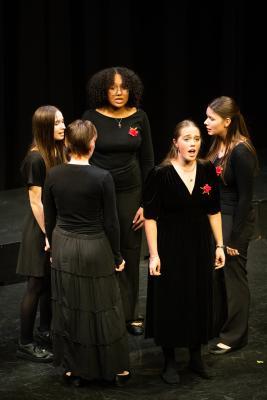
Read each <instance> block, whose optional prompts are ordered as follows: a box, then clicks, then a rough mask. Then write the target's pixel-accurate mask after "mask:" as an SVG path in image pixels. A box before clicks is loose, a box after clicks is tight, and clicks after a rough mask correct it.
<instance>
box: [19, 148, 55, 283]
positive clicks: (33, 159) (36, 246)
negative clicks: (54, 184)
mask: <svg viewBox="0 0 267 400" xmlns="http://www.w3.org/2000/svg"><path fill="white" fill-rule="evenodd" d="M21 173H22V177H23V180H24V182H25V185H26V186H27V190H28V189H29V187H30V186H39V187H41V188H43V185H44V181H45V174H46V167H45V163H44V160H43V158H42V156H41V155H40V153H39V152H38V151H30V152H29V153H28V154H27V156H26V157H25V159H24V161H23V162H22V166H21ZM27 197H28V198H29V196H27ZM44 248H45V235H44V233H43V232H42V230H41V229H40V227H39V225H38V223H37V221H36V219H35V217H34V215H33V212H32V209H31V206H30V203H29V208H28V212H27V215H26V217H25V222H24V228H23V232H22V240H21V244H20V250H19V256H18V263H17V271H16V272H17V274H20V275H25V276H35V277H44V276H46V275H49V273H50V262H49V254H48V253H47V252H46V251H45V250H44Z"/></svg>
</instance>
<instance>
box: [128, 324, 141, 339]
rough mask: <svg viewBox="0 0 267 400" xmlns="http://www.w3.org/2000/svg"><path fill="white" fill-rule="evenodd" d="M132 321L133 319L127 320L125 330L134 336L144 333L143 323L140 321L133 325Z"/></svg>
mask: <svg viewBox="0 0 267 400" xmlns="http://www.w3.org/2000/svg"><path fill="white" fill-rule="evenodd" d="M134 322H135V321H133V322H127V324H126V328H127V331H128V332H129V333H130V334H131V335H134V336H140V335H143V333H144V325H143V323H142V322H141V324H140V325H135V324H134ZM136 322H138V323H140V321H136Z"/></svg>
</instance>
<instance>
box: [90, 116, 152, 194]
mask: <svg viewBox="0 0 267 400" xmlns="http://www.w3.org/2000/svg"><path fill="white" fill-rule="evenodd" d="M82 118H83V119H87V120H90V121H91V122H93V124H94V125H95V126H96V129H97V132H98V137H97V141H96V146H95V150H94V153H93V155H92V158H91V160H90V162H91V163H92V164H93V165H97V166H98V167H100V168H104V169H107V170H108V171H110V173H111V175H112V176H113V179H114V183H115V188H116V192H121V191H130V190H132V189H136V188H138V187H140V186H142V185H143V184H144V182H145V179H146V177H147V175H148V173H149V171H150V170H151V168H152V167H153V165H154V156H153V147H152V141H151V133H150V125H149V121H148V118H147V115H146V113H145V112H144V111H143V110H138V111H136V113H134V114H132V115H130V116H129V117H126V118H122V119H121V118H120V119H119V121H120V120H121V128H119V127H118V119H117V118H111V117H107V116H105V115H103V114H100V113H99V112H97V111H95V110H88V111H85V113H84V114H83V117H82ZM131 129H133V131H131Z"/></svg>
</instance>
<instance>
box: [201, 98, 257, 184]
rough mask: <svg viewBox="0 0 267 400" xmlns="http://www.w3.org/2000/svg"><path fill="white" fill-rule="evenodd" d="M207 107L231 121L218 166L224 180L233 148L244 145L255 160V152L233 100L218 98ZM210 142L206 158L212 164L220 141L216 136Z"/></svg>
mask: <svg viewBox="0 0 267 400" xmlns="http://www.w3.org/2000/svg"><path fill="white" fill-rule="evenodd" d="M208 107H209V108H211V109H212V111H214V112H215V113H216V114H218V115H219V116H220V117H222V118H224V119H225V118H230V119H231V122H230V125H229V126H228V128H227V134H226V138H225V153H224V156H223V158H222V160H221V163H220V165H221V166H222V168H223V170H222V175H221V176H222V178H224V172H225V169H226V164H227V162H228V160H229V158H230V155H231V153H232V151H233V148H234V147H235V146H236V145H237V144H238V143H240V142H242V143H244V145H245V146H246V147H247V148H248V149H249V150H250V151H251V152H252V153H253V154H254V155H255V157H256V158H257V155H256V150H255V148H254V146H253V144H252V142H251V139H250V135H249V132H248V128H247V126H246V123H245V120H244V117H243V115H242V114H241V112H240V109H239V107H238V105H237V104H236V102H235V101H234V99H232V98H231V97H227V96H220V97H217V98H216V99H214V100H213V101H212V102H211V103H209V104H208ZM212 140H213V141H212V144H211V147H210V149H209V151H208V154H207V156H206V158H207V159H208V160H210V161H212V162H213V161H214V160H215V159H216V157H217V154H218V151H219V148H220V144H221V141H222V139H221V138H220V137H219V136H217V135H216V136H214V137H213V139H212Z"/></svg>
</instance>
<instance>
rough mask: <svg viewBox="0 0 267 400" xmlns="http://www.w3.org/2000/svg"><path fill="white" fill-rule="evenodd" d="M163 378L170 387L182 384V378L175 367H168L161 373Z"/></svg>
mask: <svg viewBox="0 0 267 400" xmlns="http://www.w3.org/2000/svg"><path fill="white" fill-rule="evenodd" d="M160 376H161V378H162V380H163V381H164V382H165V383H168V384H169V385H178V384H179V383H180V376H179V374H178V372H177V371H176V368H174V367H170V366H169V367H167V368H165V369H164V370H163V371H162V373H161V375H160Z"/></svg>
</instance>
